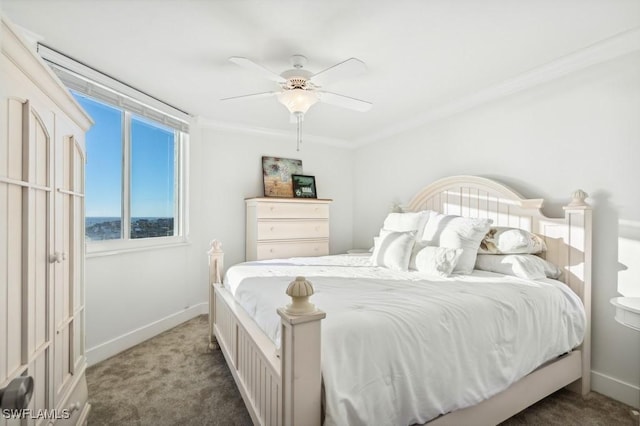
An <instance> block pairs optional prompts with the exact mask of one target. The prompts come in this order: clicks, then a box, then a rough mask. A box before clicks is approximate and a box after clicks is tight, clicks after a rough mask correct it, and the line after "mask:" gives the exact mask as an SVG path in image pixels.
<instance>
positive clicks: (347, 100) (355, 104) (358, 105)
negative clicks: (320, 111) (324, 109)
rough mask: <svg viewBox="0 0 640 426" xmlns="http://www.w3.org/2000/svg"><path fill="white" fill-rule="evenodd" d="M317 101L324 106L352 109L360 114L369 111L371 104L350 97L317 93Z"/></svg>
mask: <svg viewBox="0 0 640 426" xmlns="http://www.w3.org/2000/svg"><path fill="white" fill-rule="evenodd" d="M317 93H318V99H319V100H320V102H324V103H325V104H331V105H335V106H339V107H342V108H348V109H353V110H356V111H360V112H365V111H369V110H370V109H371V107H372V106H373V104H372V103H371V102H367V101H363V100H361V99H356V98H352V97H350V96H345V95H338V94H337V93H331V92H321V91H318V92H317Z"/></svg>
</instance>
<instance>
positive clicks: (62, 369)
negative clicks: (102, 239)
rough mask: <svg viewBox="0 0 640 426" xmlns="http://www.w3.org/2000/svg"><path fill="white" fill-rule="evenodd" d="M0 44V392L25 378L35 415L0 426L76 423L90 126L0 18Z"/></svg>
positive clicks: (80, 395)
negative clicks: (28, 379) (29, 381)
mask: <svg viewBox="0 0 640 426" xmlns="http://www.w3.org/2000/svg"><path fill="white" fill-rule="evenodd" d="M0 38H1V39H2V44H1V54H0V89H1V92H2V93H0V95H1V96H0V129H2V130H1V131H0V200H2V201H1V202H0V271H1V272H0V295H1V296H0V313H1V314H0V388H4V387H5V386H8V385H9V384H10V383H11V382H12V381H13V380H14V379H16V378H19V377H20V376H29V377H32V378H33V395H32V398H31V400H30V403H29V405H28V408H29V409H30V410H31V413H32V414H31V415H36V414H37V413H43V414H42V416H40V417H38V418H37V419H36V418H35V417H31V418H30V417H29V416H26V417H25V416H23V418H22V420H20V419H17V418H15V417H14V418H13V419H11V420H4V419H0V424H2V425H4V424H11V425H14V424H21V425H34V424H35V425H52V424H54V423H55V424H56V425H58V426H62V425H75V424H83V423H86V421H87V416H88V413H89V409H90V405H89V403H88V398H87V383H86V379H85V369H86V366H87V362H86V357H85V347H84V335H85V334H84V333H85V325H84V324H85V323H84V320H85V305H84V164H85V148H84V135H85V131H86V130H87V129H89V127H90V126H91V124H92V122H91V119H90V118H89V116H88V115H86V113H85V112H84V111H83V110H82V109H81V108H80V106H79V105H78V104H77V103H76V101H75V100H74V99H73V97H72V96H71V94H70V93H69V91H68V90H67V89H66V88H65V87H64V86H63V85H62V84H61V83H60V81H59V80H58V78H57V77H56V76H55V75H54V74H53V72H52V71H51V70H50V69H49V68H48V66H47V65H45V64H44V62H43V61H42V60H41V59H40V58H39V57H38V56H37V55H36V54H35V52H34V50H33V48H32V47H31V46H30V45H29V44H28V43H27V42H25V41H23V39H22V38H21V37H20V35H19V32H18V31H17V30H16V29H14V27H13V26H12V25H11V24H10V23H8V22H7V21H6V19H5V18H4V17H2V16H0ZM44 410H47V411H46V413H47V414H46V415H45V414H44V413H45V411H44ZM54 410H55V411H54Z"/></svg>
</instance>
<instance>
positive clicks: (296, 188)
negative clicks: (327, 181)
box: [291, 175, 318, 198]
mask: <svg viewBox="0 0 640 426" xmlns="http://www.w3.org/2000/svg"><path fill="white" fill-rule="evenodd" d="M291 182H292V183H293V196H294V197H295V198H318V194H317V192H316V178H315V176H304V175H291Z"/></svg>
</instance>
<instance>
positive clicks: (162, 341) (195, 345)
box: [87, 315, 634, 426]
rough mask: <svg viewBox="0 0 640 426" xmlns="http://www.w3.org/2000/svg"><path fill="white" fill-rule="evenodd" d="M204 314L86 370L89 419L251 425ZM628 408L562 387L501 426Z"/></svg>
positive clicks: (608, 421) (583, 419) (627, 420)
mask: <svg viewBox="0 0 640 426" xmlns="http://www.w3.org/2000/svg"><path fill="white" fill-rule="evenodd" d="M208 330H209V328H208V323H207V317H206V316H204V315H203V316H200V317H197V318H194V319H192V320H190V321H188V322H186V323H184V324H181V325H179V326H178V327H176V328H174V329H171V330H169V331H167V332H165V333H162V334H161V335H159V336H156V337H154V338H153V339H150V340H148V341H146V342H144V343H141V344H140V345H138V346H135V347H133V348H131V349H129V350H127V351H125V352H123V353H121V354H118V355H116V356H115V357H113V358H110V359H108V360H106V361H103V362H101V363H100V364H97V365H95V366H93V367H91V368H89V369H88V370H87V381H88V384H89V401H90V403H91V406H92V408H91V413H90V415H89V425H90V426H101V425H118V426H124V425H250V424H251V418H250V417H249V414H248V413H247V410H246V408H245V406H244V403H243V401H242V398H241V396H240V393H239V392H238V390H237V388H236V386H235V383H234V381H233V377H232V376H231V373H230V372H229V369H228V368H227V365H226V363H225V362H224V357H223V356H222V353H221V352H220V351H219V350H214V351H209V350H208V347H207V346H208V338H207V333H208ZM629 410H630V407H628V406H626V405H624V404H620V403H619V402H616V401H614V400H612V399H609V398H607V397H604V396H602V395H599V394H597V393H594V392H592V393H591V394H590V395H589V396H587V398H582V397H581V396H579V395H577V394H574V393H572V392H569V391H566V390H561V391H558V392H556V393H555V394H553V395H551V396H549V397H547V398H546V399H544V400H542V401H540V402H539V403H537V404H535V405H533V406H532V407H529V408H528V409H526V410H524V411H523V412H521V413H520V414H518V415H517V416H515V417H512V418H511V419H509V420H507V421H506V422H504V423H502V424H501V425H502V426H515V425H562V426H565V425H576V426H578V425H579V426H586V425H593V426H595V425H598V426H614V425H616V426H618V425H620V426H624V425H629V426H632V425H633V424H634V423H633V421H632V419H631V417H630V414H629Z"/></svg>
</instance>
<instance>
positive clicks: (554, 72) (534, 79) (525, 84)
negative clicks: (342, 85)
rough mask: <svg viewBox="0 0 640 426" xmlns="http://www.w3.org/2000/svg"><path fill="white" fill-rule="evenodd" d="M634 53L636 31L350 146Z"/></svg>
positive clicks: (639, 43)
mask: <svg viewBox="0 0 640 426" xmlns="http://www.w3.org/2000/svg"><path fill="white" fill-rule="evenodd" d="M637 50H640V27H636V28H633V29H630V30H627V31H624V32H621V33H618V34H616V35H614V36H613V37H610V38H608V39H604V40H602V41H599V42H597V43H595V44H593V45H591V46H587V47H585V48H583V49H580V50H578V51H576V52H574V53H571V54H569V55H567V56H564V57H561V58H559V59H556V60H554V61H552V62H549V63H547V64H545V65H542V66H540V67H537V68H534V69H533V70H531V71H528V72H526V73H524V74H520V75H518V76H516V77H514V78H510V79H508V80H505V81H503V82H502V83H499V84H497V85H495V86H491V87H488V88H486V89H483V90H480V91H479V92H476V93H474V94H472V95H469V96H465V97H463V98H460V99H458V100H455V101H453V102H449V103H445V104H443V105H440V106H438V107H435V108H431V109H429V110H428V111H425V112H423V113H421V114H419V115H416V116H414V117H413V118H411V119H409V120H406V121H403V122H400V123H397V124H394V125H392V126H388V127H386V128H383V129H382V130H378V131H376V132H375V133H370V134H368V135H366V136H364V137H361V138H358V139H356V140H354V141H353V142H352V144H353V146H355V147H356V148H358V147H361V146H364V145H368V144H370V143H373V142H376V141H379V140H383V139H386V138H389V137H391V136H395V135H397V134H399V133H402V132H406V131H408V130H411V129H415V128H418V127H422V126H424V125H426V124H429V123H432V122H435V121H438V120H442V119H445V118H448V117H450V116H453V115H455V114H458V113H461V112H464V111H466V110H469V109H472V108H475V107H478V106H480V105H483V104H486V103H489V102H492V101H495V100H498V99H500V98H503V97H506V96H509V95H511V94H514V93H518V92H521V91H524V90H526V89H529V88H532V87H535V86H538V85H540V84H543V83H546V82H548V81H551V80H555V79H557V78H560V77H563V76H565V75H567V74H570V73H572V72H575V71H579V70H582V69H585V68H588V67H590V66H592V65H596V64H599V63H602V62H606V61H609V60H612V59H615V58H617V57H619V56H623V55H626V54H629V53H632V52H635V51H637Z"/></svg>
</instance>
